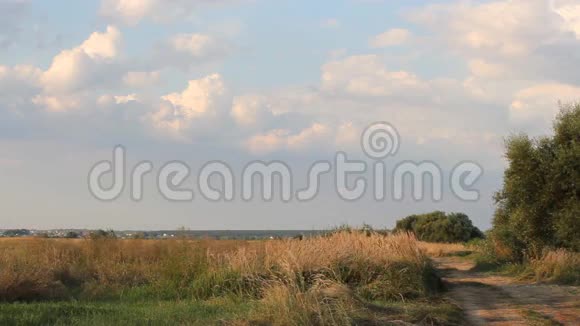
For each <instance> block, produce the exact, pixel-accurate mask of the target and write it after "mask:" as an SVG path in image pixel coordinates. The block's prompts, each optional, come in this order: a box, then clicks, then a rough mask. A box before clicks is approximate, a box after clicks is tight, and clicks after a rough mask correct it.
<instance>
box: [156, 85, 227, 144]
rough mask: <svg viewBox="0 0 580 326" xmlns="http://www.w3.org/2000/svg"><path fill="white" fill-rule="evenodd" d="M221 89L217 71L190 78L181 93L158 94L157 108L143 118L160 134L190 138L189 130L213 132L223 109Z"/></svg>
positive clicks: (183, 138) (180, 138)
mask: <svg viewBox="0 0 580 326" xmlns="http://www.w3.org/2000/svg"><path fill="white" fill-rule="evenodd" d="M225 92H226V88H225V84H224V82H223V80H222V78H221V76H220V75H218V74H212V75H209V76H206V77H204V78H201V79H196V80H190V81H189V83H188V86H187V88H186V89H185V90H183V91H182V92H181V93H171V94H167V95H165V96H162V97H161V100H162V101H161V103H160V104H159V108H158V109H157V110H155V111H154V112H152V113H150V114H149V115H148V116H147V117H146V118H145V120H146V121H147V123H148V124H150V125H151V126H152V127H153V129H154V130H156V131H158V132H161V133H162V134H163V133H164V134H166V135H169V136H170V137H173V138H175V139H178V140H180V141H191V139H189V138H188V137H189V136H190V134H189V133H190V132H201V131H202V130H203V131H204V132H208V131H213V132H216V131H217V130H212V128H213V127H216V123H220V122H222V123H223V121H219V118H220V117H222V116H223V115H224V114H225V112H227V111H226V108H225V104H224V103H223V99H224V95H225ZM194 127H195V128H194ZM196 128H197V129H198V130H194V129H196Z"/></svg>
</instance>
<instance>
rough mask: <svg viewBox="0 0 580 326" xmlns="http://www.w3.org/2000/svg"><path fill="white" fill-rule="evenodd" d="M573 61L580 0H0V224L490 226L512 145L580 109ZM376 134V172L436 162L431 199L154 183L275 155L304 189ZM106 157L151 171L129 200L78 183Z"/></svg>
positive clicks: (330, 189)
mask: <svg viewBox="0 0 580 326" xmlns="http://www.w3.org/2000/svg"><path fill="white" fill-rule="evenodd" d="M578 63H580V3H579V2H578V1H577V0H496V1H462V0H446V1H420V0H412V1H386V0H385V1H381V0H343V1H339V0H333V1H301V0H292V1H286V0H275V1H264V0H216V1H202V0H192V1H185V0H172V1H162V0H140V1H137V0H90V1H89V0H87V1H72V2H71V1H61V0H53V1H33V0H0V198H2V205H1V206H0V207H1V208H0V209H1V210H0V228H42V229H49V228H115V229H175V228H179V227H186V228H190V229H316V228H326V227H332V226H336V225H340V224H344V223H348V224H352V225H361V224H362V223H368V224H371V225H373V226H376V227H392V226H393V225H394V223H395V221H396V220H397V219H399V218H402V217H404V216H406V215H410V214H414V213H423V212H429V211H433V210H444V211H450V212H455V211H456V212H465V213H466V214H468V215H469V216H470V217H471V218H472V220H473V221H474V223H475V224H476V225H477V226H479V227H481V228H482V229H487V228H489V227H490V224H491V220H492V217H493V211H494V203H493V200H492V197H493V194H494V192H495V191H497V190H499V189H500V188H501V185H502V175H503V170H504V169H505V167H506V162H505V160H504V158H503V142H504V139H505V137H507V136H509V135H512V134H516V133H520V132H525V133H528V134H529V135H532V136H541V135H549V134H550V133H551V121H552V119H553V118H554V117H555V115H556V114H557V112H558V108H559V105H560V104H561V103H570V102H573V101H577V100H579V99H580V75H579V74H578V73H577V69H576V67H577V66H578ZM376 122H387V123H388V124H390V125H391V126H392V127H394V128H395V129H396V131H397V137H398V141H399V146H398V151H397V152H396V153H393V155H391V156H389V157H387V158H385V159H384V162H385V165H386V168H387V171H390V170H392V169H394V168H395V167H396V166H398V164H400V163H401V162H416V163H419V162H432V163H434V164H437V166H439V167H440V169H441V170H442V171H443V176H444V177H443V180H444V187H443V188H444V191H443V196H442V199H441V200H433V198H430V197H429V196H426V197H425V198H423V199H422V200H415V199H414V198H412V197H411V196H406V197H405V198H404V199H403V200H394V199H392V198H391V197H392V196H389V195H388V196H387V197H388V198H387V199H385V200H378V201H377V200H375V199H374V198H372V196H370V195H368V194H367V195H365V196H363V197H362V198H360V199H358V200H353V201H346V200H343V199H341V198H340V196H338V195H337V193H336V191H335V189H334V188H335V186H334V184H333V178H332V176H330V175H325V176H322V177H321V179H320V182H321V187H320V190H319V193H318V196H317V197H316V198H314V199H312V200H310V201H307V202H301V201H299V200H290V201H287V202H286V201H283V200H281V199H280V198H278V197H276V198H274V200H271V201H264V200H261V199H254V200H251V201H244V200H241V199H240V198H238V196H236V198H234V200H231V201H219V202H212V201H209V200H206V199H205V198H204V197H203V196H201V195H200V194H199V193H198V194H194V199H193V200H191V201H186V202H176V201H170V200H167V199H166V198H165V197H164V196H163V195H162V194H161V193H160V191H159V190H158V189H157V182H158V181H157V179H156V171H159V170H160V169H161V168H162V167H163V166H164V165H165V164H166V163H168V162H173V161H181V162H184V163H185V164H186V165H188V166H189V167H190V170H191V173H190V175H188V176H187V178H186V179H185V180H184V181H183V183H181V184H174V185H173V186H174V188H176V189H177V188H180V187H182V188H183V187H186V188H187V187H191V188H192V189H195V186H194V185H195V183H196V178H197V172H196V171H199V170H200V169H201V168H202V167H203V166H204V164H206V163H207V162H210V161H221V162H225V163H227V164H228V165H229V166H230V167H232V170H233V171H234V174H235V175H236V176H239V175H241V173H242V170H243V168H244V166H246V165H247V164H248V163H249V162H253V161H257V160H258V161H264V162H270V161H281V162H284V163H285V164H287V165H288V166H289V167H290V168H291V169H292V172H293V173H292V175H293V182H294V184H295V187H296V188H300V187H302V186H303V185H304V184H305V182H306V181H305V180H306V178H307V176H308V171H309V168H310V166H311V165H312V164H313V163H314V162H316V161H321V160H328V161H332V160H334V158H335V156H336V153H337V152H344V153H346V154H348V156H349V157H350V158H352V159H359V160H364V161H365V162H367V163H368V164H369V166H372V164H373V163H376V160H375V159H374V158H372V157H368V156H365V154H364V151H363V149H361V135H362V134H363V131H364V130H365V128H366V127H367V126H369V125H372V124H373V123H376ZM117 145H122V146H123V148H125V150H126V157H127V164H126V166H127V171H129V170H130V168H131V167H133V166H135V165H136V164H138V162H141V161H150V162H152V164H153V166H154V171H153V172H152V173H151V174H150V175H147V176H145V177H144V179H143V189H144V195H143V198H142V199H141V200H140V201H136V200H133V199H132V198H131V195H130V190H129V187H128V186H127V187H125V188H124V190H123V192H122V194H121V195H120V196H118V198H117V199H115V200H113V201H101V200H98V199H96V198H95V197H94V196H93V195H92V194H91V191H89V186H88V184H87V183H88V175H89V172H90V171H91V168H92V167H93V166H94V165H95V164H97V163H98V162H100V161H103V160H112V155H113V149H114V148H115V146H117ZM466 161H469V162H474V163H476V164H477V165H478V166H480V167H481V168H482V170H483V175H482V176H481V177H479V178H478V179H477V181H476V182H474V183H473V184H470V187H471V189H472V190H476V191H478V192H479V198H478V199H477V200H470V201H466V200H462V199H460V198H457V196H455V195H454V193H453V191H451V190H450V187H449V184H450V182H449V181H448V180H449V178H450V177H451V174H452V172H453V168H454V167H455V166H457V165H458V164H460V163H461V162H466ZM367 175H368V173H367ZM107 177H108V176H105V177H104V181H103V182H104V183H105V184H107V182H110V183H112V182H113V181H111V180H112V179H111V180H109V179H107ZM238 179H239V178H238ZM107 180H108V181H107ZM349 180H350V181H349V182H350V183H351V184H352V182H353V179H349ZM238 181H239V180H238ZM212 182H213V183H212V184H216V182H217V183H218V184H219V180H217V181H216V180H214V179H212ZM238 190H239V189H238ZM195 192H196V191H195V190H194V193H195Z"/></svg>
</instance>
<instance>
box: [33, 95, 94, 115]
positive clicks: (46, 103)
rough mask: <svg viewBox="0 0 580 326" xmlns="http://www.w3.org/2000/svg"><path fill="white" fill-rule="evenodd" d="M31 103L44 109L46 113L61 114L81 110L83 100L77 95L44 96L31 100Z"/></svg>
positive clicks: (37, 96)
mask: <svg viewBox="0 0 580 326" xmlns="http://www.w3.org/2000/svg"><path fill="white" fill-rule="evenodd" d="M32 103H34V104H35V105H38V106H41V107H44V108H46V110H47V111H48V112H53V113H63V112H68V111H71V110H77V109H80V108H83V107H84V106H83V105H82V103H83V99H82V97H81V96H79V95H62V94H61V95H45V94H39V95H36V96H35V97H34V98H32Z"/></svg>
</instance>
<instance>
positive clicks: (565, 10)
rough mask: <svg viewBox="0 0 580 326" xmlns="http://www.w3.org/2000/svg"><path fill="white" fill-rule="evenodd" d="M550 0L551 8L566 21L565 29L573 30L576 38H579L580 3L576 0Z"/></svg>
mask: <svg viewBox="0 0 580 326" xmlns="http://www.w3.org/2000/svg"><path fill="white" fill-rule="evenodd" d="M551 1H552V3H553V5H554V8H552V9H553V10H554V11H555V12H556V13H558V14H559V15H560V16H561V17H562V18H563V19H564V21H565V22H566V24H565V30H569V31H572V32H574V33H575V34H576V38H577V39H580V4H578V3H577V1H576V0H568V1H564V2H563V1H556V0H551Z"/></svg>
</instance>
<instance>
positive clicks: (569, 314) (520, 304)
mask: <svg viewBox="0 0 580 326" xmlns="http://www.w3.org/2000/svg"><path fill="white" fill-rule="evenodd" d="M434 260H435V263H436V265H437V267H438V268H439V269H440V270H441V271H442V272H443V275H444V281H445V282H446V283H447V284H448V285H449V287H450V291H449V297H450V298H451V299H452V300H454V301H455V302H457V304H458V305H460V306H461V307H462V308H463V310H464V311H465V313H466V315H467V319H468V321H469V322H470V323H471V324H472V325H510V326H511V325H580V288H579V287H572V286H555V285H545V284H531V283H524V282H518V281H516V280H515V279H513V278H510V277H503V276H491V275H487V274H482V273H477V272H474V271H472V268H473V266H474V264H473V262H471V261H468V260H465V259H462V258H460V257H440V258H435V259H434Z"/></svg>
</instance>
